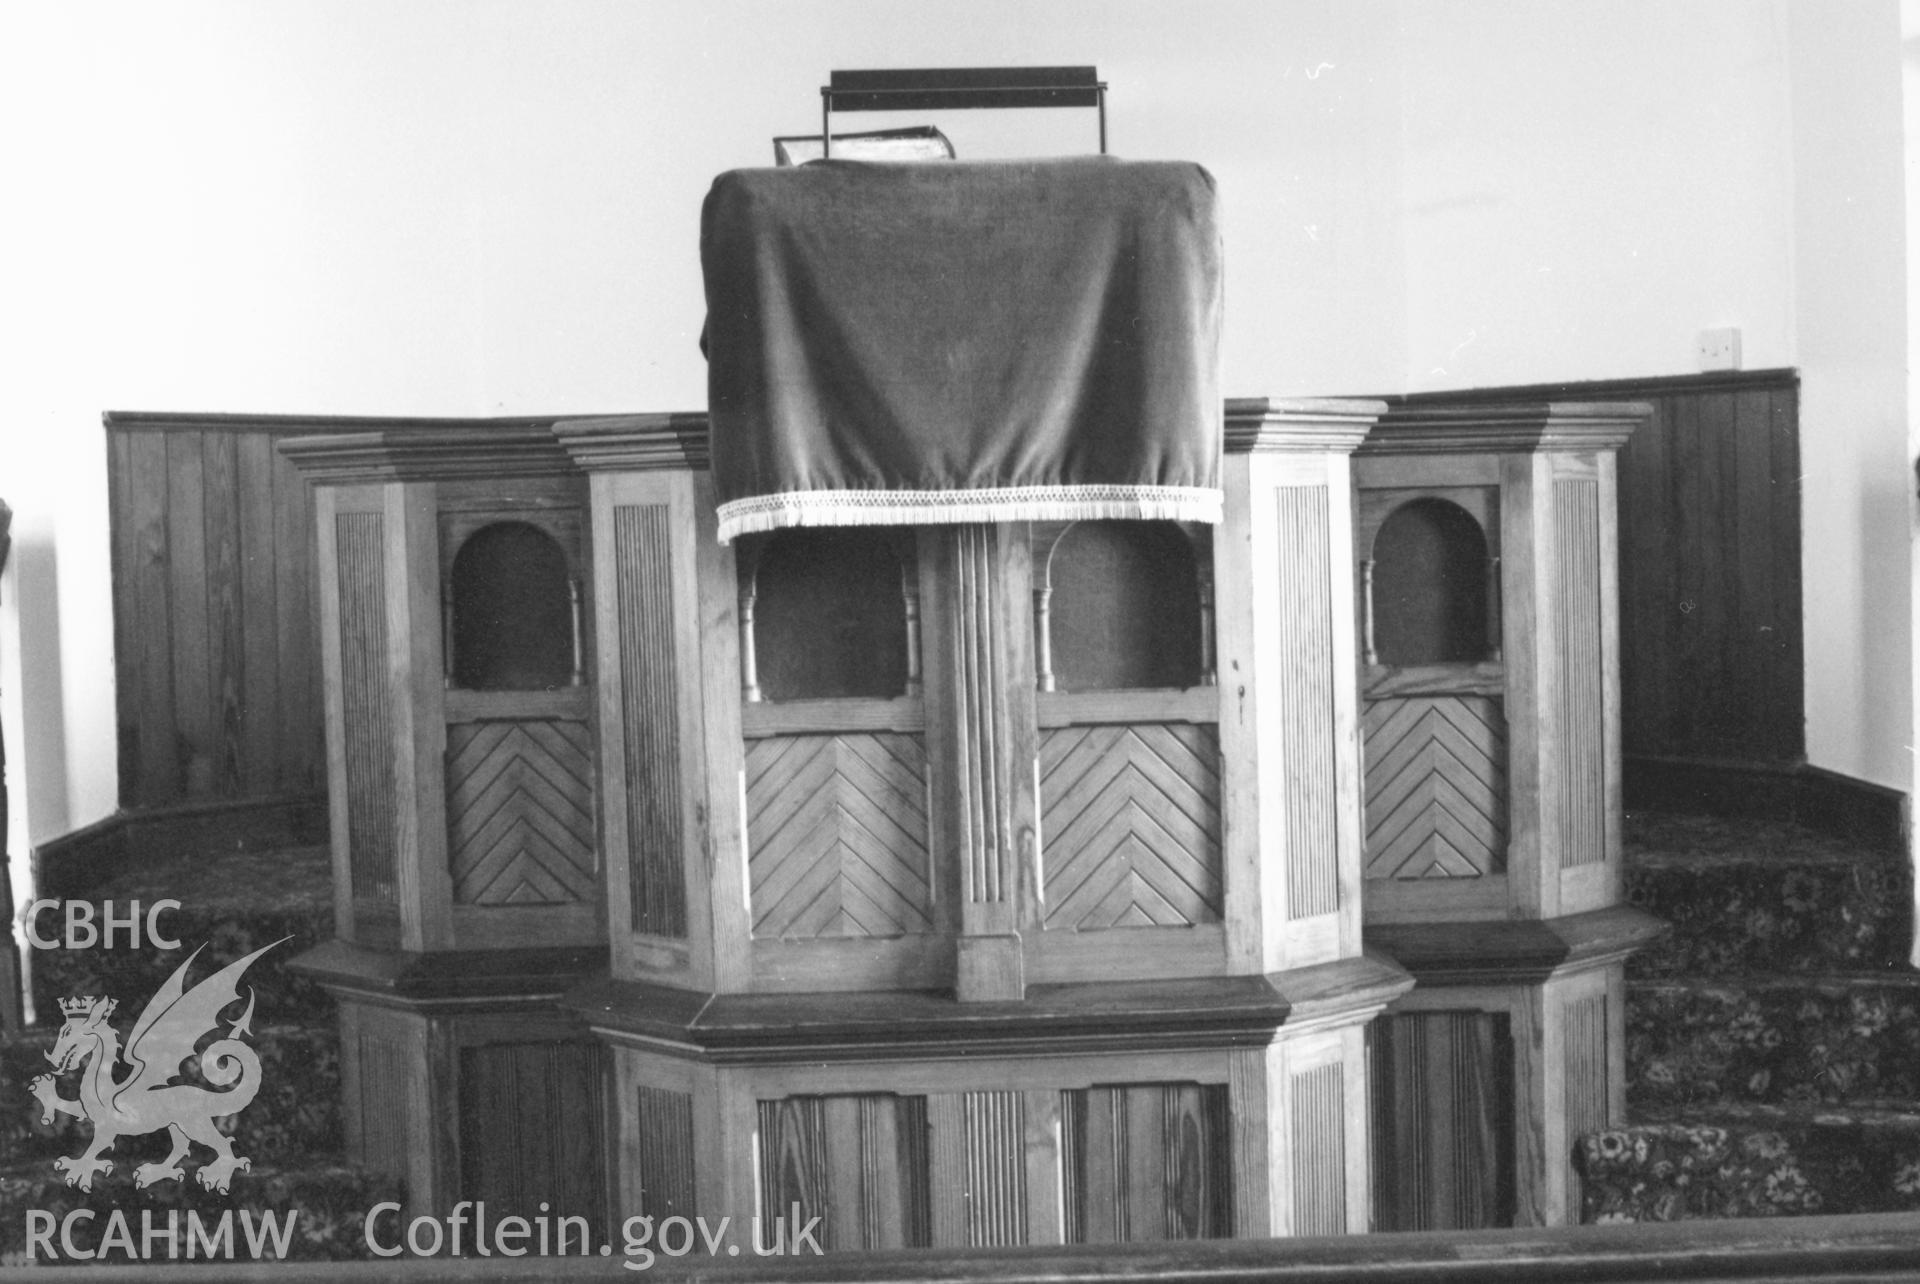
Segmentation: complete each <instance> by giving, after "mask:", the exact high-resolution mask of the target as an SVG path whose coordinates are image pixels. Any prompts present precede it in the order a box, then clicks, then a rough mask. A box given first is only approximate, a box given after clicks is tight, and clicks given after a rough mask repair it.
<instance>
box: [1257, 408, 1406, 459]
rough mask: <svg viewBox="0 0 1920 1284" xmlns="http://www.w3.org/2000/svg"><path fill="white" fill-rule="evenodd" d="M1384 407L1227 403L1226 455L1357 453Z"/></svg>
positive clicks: (1383, 411)
mask: <svg viewBox="0 0 1920 1284" xmlns="http://www.w3.org/2000/svg"><path fill="white" fill-rule="evenodd" d="M1386 409H1387V403H1386V402H1384V401H1363V400H1354V399H1350V398H1328V397H1277V398H1273V397H1229V398H1227V426H1226V453H1227V454H1229V455H1240V454H1247V453H1262V454H1264V453H1268V452H1274V451H1284V452H1290V453H1314V454H1322V453H1329V452H1330V453H1335V454H1344V453H1347V452H1350V451H1352V450H1354V449H1356V448H1357V447H1358V446H1359V445H1360V443H1361V441H1362V440H1364V439H1365V437H1366V435H1367V432H1368V430H1369V429H1371V428H1372V427H1373V425H1374V423H1375V421H1377V420H1378V419H1379V418H1380V416H1381V415H1382V414H1383V413H1385V412H1386Z"/></svg>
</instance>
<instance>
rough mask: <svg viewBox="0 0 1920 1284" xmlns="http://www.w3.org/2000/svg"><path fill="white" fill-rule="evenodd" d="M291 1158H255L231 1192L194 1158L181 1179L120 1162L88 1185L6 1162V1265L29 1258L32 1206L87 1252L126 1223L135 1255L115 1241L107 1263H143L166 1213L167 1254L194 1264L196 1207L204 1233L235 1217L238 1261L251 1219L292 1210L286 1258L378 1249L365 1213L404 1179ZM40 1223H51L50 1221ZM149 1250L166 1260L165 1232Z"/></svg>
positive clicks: (267, 1255) (57, 1242)
mask: <svg viewBox="0 0 1920 1284" xmlns="http://www.w3.org/2000/svg"><path fill="white" fill-rule="evenodd" d="M290 1158H291V1160H292V1162H289V1163H284V1164H279V1165H275V1164H271V1163H267V1162H263V1161H262V1160H260V1159H259V1158H257V1157H256V1158H255V1159H254V1162H253V1165H252V1167H251V1168H248V1169H245V1170H243V1171H238V1172H235V1173H234V1174H233V1177H232V1180H231V1183H230V1185H229V1189H228V1191H227V1193H225V1194H222V1193H219V1192H217V1191H211V1190H207V1189H205V1188H203V1187H202V1186H201V1185H200V1183H199V1182H198V1181H196V1180H194V1172H193V1168H192V1166H191V1165H190V1166H189V1167H188V1170H187V1174H186V1179H185V1180H184V1181H163V1182H157V1183H155V1184H154V1185H152V1186H149V1187H147V1188H145V1189H144V1190H143V1189H138V1188H136V1187H135V1186H134V1184H133V1176H132V1165H129V1164H121V1165H119V1166H117V1167H116V1168H115V1170H114V1171H113V1172H111V1173H106V1174H101V1175H99V1176H96V1177H95V1178H94V1180H93V1188H92V1189H91V1190H90V1191H84V1192H83V1191H80V1190H78V1189H76V1188H74V1187H71V1186H68V1185H67V1184H66V1181H65V1178H64V1177H62V1176H61V1175H59V1174H57V1173H55V1172H54V1171H53V1169H52V1167H51V1166H50V1165H46V1164H43V1163H40V1162H34V1163H29V1164H9V1165H8V1166H6V1167H5V1168H0V1266H10V1265H23V1264H26V1263H27V1262H28V1261H29V1258H28V1254H27V1249H28V1245H27V1238H26V1236H27V1228H28V1216H29V1212H30V1211H34V1212H40V1213H44V1214H49V1215H51V1218H52V1220H53V1223H54V1225H55V1226H56V1227H61V1228H65V1227H69V1226H70V1227H71V1229H72V1230H73V1239H74V1242H75V1246H76V1247H78V1248H80V1249H82V1250H83V1251H87V1252H92V1251H95V1250H97V1249H98V1248H99V1247H100V1245H101V1243H102V1241H103V1239H106V1238H107V1237H108V1236H110V1235H111V1234H113V1232H114V1226H115V1223H116V1220H118V1222H119V1223H120V1224H123V1225H124V1226H125V1227H126V1228H127V1231H128V1233H129V1237H130V1240H131V1243H132V1245H133V1249H134V1254H135V1256H134V1257H132V1258H129V1257H128V1256H126V1255H125V1253H124V1252H122V1251H121V1250H120V1249H119V1248H118V1247H117V1246H116V1247H112V1248H110V1250H109V1252H108V1253H107V1254H106V1255H105V1256H104V1257H103V1258H102V1259H100V1260H102V1261H103V1262H104V1263H106V1264H114V1263H124V1262H127V1261H130V1260H131V1261H138V1260H143V1257H142V1256H141V1255H142V1254H143V1252H144V1249H143V1245H142V1232H143V1229H144V1227H145V1225H149V1224H150V1225H152V1226H153V1227H154V1228H156V1229H157V1230H159V1231H161V1232H164V1231H165V1229H166V1227H167V1226H168V1224H169V1223H168V1214H169V1213H172V1214H173V1215H174V1217H175V1221H174V1222H173V1225H174V1226H175V1227H177V1230H178V1238H177V1239H176V1240H175V1246H176V1247H175V1251H176V1252H177V1253H178V1254H179V1256H178V1257H175V1258H173V1259H171V1264H175V1265H187V1264H189V1263H188V1262H187V1260H186V1253H187V1240H188V1233H189V1229H190V1226H191V1223H190V1221H189V1219H188V1213H189V1212H190V1211H191V1212H192V1213H194V1214H196V1215H197V1217H198V1220H199V1222H200V1224H201V1225H202V1226H203V1227H204V1228H205V1229H206V1231H207V1232H208V1233H212V1234H216V1235H217V1233H218V1232H217V1227H218V1226H219V1223H220V1220H221V1217H222V1215H223V1214H228V1215H230V1216H229V1220H230V1223H231V1231H230V1238H231V1241H232V1243H233V1251H232V1256H233V1257H234V1258H235V1259H236V1260H240V1261H247V1260H252V1259H253V1254H252V1253H251V1252H250V1251H249V1242H248V1240H249V1237H248V1235H247V1233H246V1230H247V1226H248V1224H249V1219H250V1222H251V1225H252V1226H253V1227H255V1228H256V1229H259V1228H261V1227H262V1224H263V1219H264V1218H265V1217H271V1218H272V1222H273V1224H274V1225H275V1226H276V1227H278V1228H280V1229H282V1230H283V1231H284V1230H286V1229H287V1226H288V1214H289V1213H291V1214H292V1224H291V1230H290V1233H287V1234H286V1236H285V1239H286V1252H285V1257H286V1258H288V1259H301V1260H326V1259H338V1258H365V1257H370V1256H372V1254H370V1253H369V1252H368V1250H367V1244H366V1238H365V1230H364V1228H365V1220H366V1215H367V1212H368V1210H369V1209H371V1208H372V1207H373V1206H374V1205H376V1204H379V1203H383V1202H385V1201H388V1200H393V1201H400V1200H402V1198H403V1196H402V1192H401V1188H400V1184H399V1183H398V1182H397V1181H395V1180H394V1179H391V1178H386V1177H379V1176H375V1175H373V1174H370V1173H368V1172H366V1171H365V1170H364V1169H361V1168H358V1167H355V1166H353V1165H351V1164H347V1163H345V1162H343V1161H341V1160H340V1159H338V1158H335V1157H330V1156H292V1157H290ZM76 1209H90V1210H92V1211H93V1214H94V1216H93V1217H92V1218H91V1219H87V1218H84V1217H82V1218H76V1219H74V1220H73V1221H72V1222H68V1221H67V1220H66V1219H67V1215H68V1214H69V1213H70V1212H72V1211H74V1210H76ZM116 1212H117V1213H119V1214H120V1217H119V1219H115V1218H114V1217H113V1214H115V1213H116ZM242 1212H245V1213H246V1214H248V1218H243V1217H242V1216H241V1214H242ZM143 1214H144V1215H145V1217H144V1220H143ZM36 1220H39V1221H40V1224H41V1225H44V1224H45V1221H44V1219H36ZM51 1244H52V1246H53V1248H54V1250H55V1253H56V1254H57V1256H56V1258H55V1259H54V1260H67V1258H66V1253H65V1247H64V1245H63V1242H62V1235H61V1233H60V1230H58V1229H56V1230H55V1232H54V1233H53V1235H52V1237H51ZM262 1244H263V1246H264V1254H263V1256H262V1257H261V1258H260V1260H278V1258H279V1253H278V1251H277V1250H278V1246H277V1245H275V1244H274V1243H273V1242H272V1241H271V1240H270V1239H268V1238H265V1237H263V1238H262ZM151 1248H152V1254H151V1256H147V1257H145V1258H144V1260H148V1261H152V1262H155V1263H156V1264H169V1259H168V1256H167V1253H168V1247H167V1241H166V1240H165V1239H164V1238H157V1239H156V1240H155V1241H154V1242H153V1243H152V1245H151ZM33 1256H34V1258H35V1259H37V1260H41V1261H45V1260H46V1258H45V1256H44V1254H42V1253H39V1252H37V1251H36V1252H35V1253H34V1255H33ZM205 1258H206V1253H205V1251H204V1249H203V1248H202V1247H201V1245H200V1244H199V1243H198V1242H196V1244H195V1249H194V1258H193V1260H195V1261H200V1260H205Z"/></svg>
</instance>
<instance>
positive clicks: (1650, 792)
mask: <svg viewBox="0 0 1920 1284" xmlns="http://www.w3.org/2000/svg"><path fill="white" fill-rule="evenodd" d="M1624 766H1625V773H1624V774H1625V778H1624V788H1625V793H1626V805H1627V809H1628V810H1629V811H1673V812H1705V813H1707V814H1709V815H1715V816H1751V817H1755V818H1758V819H1762V820H1785V821H1792V822H1794V823H1796V824H1800V825H1805V826H1806V827H1807V828H1808V829H1812V830H1815V831H1817V832H1819V833H1823V834H1829V835H1832V836H1833V837H1835V838H1844V839H1846V840H1848V841H1850V842H1856V843H1859V844H1861V845H1862V846H1865V847H1870V848H1872V849H1874V850H1876V851H1885V852H1889V853H1896V854H1897V853H1904V852H1905V851H1906V850H1907V821H1906V807H1907V796H1906V795H1905V794H1903V793H1901V792H1900V791H1899V790H1897V789H1889V788H1887V787H1886V786H1884V785H1875V784H1870V783H1868V782H1867V781H1864V780H1855V779H1854V778H1853V777H1851V776H1843V775H1841V774H1840V773H1839V772H1836V771H1827V770H1825V769H1824V768H1821V767H1810V766H1808V765H1806V764H1805V763H1741V762H1706V761H1701V760H1699V759H1687V758H1642V757H1628V758H1627V759H1626V761H1625V764H1624Z"/></svg>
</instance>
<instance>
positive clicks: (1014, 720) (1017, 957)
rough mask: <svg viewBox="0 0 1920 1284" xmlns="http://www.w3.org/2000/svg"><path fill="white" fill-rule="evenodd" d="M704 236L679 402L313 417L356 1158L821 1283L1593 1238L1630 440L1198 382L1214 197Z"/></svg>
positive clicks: (315, 954) (1611, 963)
mask: <svg viewBox="0 0 1920 1284" xmlns="http://www.w3.org/2000/svg"><path fill="white" fill-rule="evenodd" d="M702 250H703V262H704V266H705V269H706V284H707V294H708V299H707V303H708V325H707V336H706V337H707V345H708V353H709V357H710V361H711V366H710V385H709V409H708V411H707V413H705V414H684V415H668V414H658V415H628V416H618V417H610V418H587V419H578V420H569V421H561V422H559V423H555V424H552V425H546V426H529V425H524V424H522V425H508V426H503V427H502V428H501V429H500V430H499V431H485V432H478V431H472V430H466V429H435V428H431V427H422V428H419V429H416V430H409V431H402V432H393V433H386V434H375V435H356V436H351V437H316V438H305V439H299V440H295V441H290V442H288V443H286V444H285V445H284V446H283V449H284V450H285V451H286V452H287V453H288V454H289V455H290V456H291V457H292V458H293V459H294V460H295V461H296V462H297V463H298V464H299V465H300V467H301V468H302V469H303V470H304V471H306V473H307V474H308V475H309V476H310V477H311V479H312V480H313V482H314V484H315V487H316V504H315V509H316V513H317V520H318V523H319V526H318V532H319V552H320V565H319V581H320V600H321V608H322V610H321V618H322V623H323V636H324V643H325V646H324V661H325V672H326V685H327V726H328V750H329V787H330V795H331V802H332V808H333V816H332V820H333V845H334V863H335V868H334V873H335V886H336V935H337V939H336V940H335V941H333V942H331V943H329V944H327V945H325V946H322V947H321V948H319V949H317V950H315V951H312V952H310V953H309V954H308V955H306V956H305V957H304V958H303V959H302V960H301V963H300V966H301V967H303V968H304V969H305V970H307V971H308V972H309V973H310V974H312V975H314V976H316V977H318V978H319V979H320V980H321V981H322V982H323V983H324V984H326V985H327V986H328V987H329V988H330V989H331V990H332V992H333V993H335V994H336V995H337V996H338V997H339V999H340V1002H341V1013H342V1016H341V1030H342V1057H343V1069H344V1075H343V1077H344V1079H345V1085H346V1093H347V1100H346V1115H347V1119H348V1130H349V1137H350V1144H351V1146H352V1148H353V1150H354V1153H355V1155H356V1157H358V1158H359V1159H361V1160H362V1161H363V1162H366V1163H368V1164H370V1165H372V1166H373V1167H375V1168H378V1169H382V1170H385V1171H389V1172H395V1173H399V1174H401V1175H403V1176H405V1177H406V1179H407V1183H408V1188H409V1198H410V1201H411V1202H412V1204H413V1205H414V1208H413V1209H412V1210H410V1212H427V1213H434V1214H438V1215H445V1214H446V1213H447V1212H448V1211H449V1210H450V1209H451V1207H452V1206H453V1204H454V1203H455V1202H456V1201H458V1200H460V1199H473V1200H480V1199H485V1200H487V1201H488V1203H489V1207H490V1208H491V1209H492V1210H493V1211H494V1213H495V1215H496V1216H499V1215H505V1214H507V1213H517V1214H519V1215H523V1216H525V1215H530V1214H531V1213H532V1212H533V1211H535V1210H534V1207H533V1205H534V1204H535V1203H536V1202H538V1203H545V1204H547V1205H549V1206H550V1207H551V1208H552V1210H553V1211H554V1212H555V1213H556V1214H558V1215H585V1216H588V1217H589V1218H590V1219H592V1220H595V1221H600V1220H601V1219H608V1218H615V1219H617V1218H624V1217H627V1216H632V1215H641V1214H644V1215H647V1216H651V1217H654V1218H656V1219H660V1218H665V1217H672V1216H687V1217H691V1216H694V1215H698V1216H702V1217H705V1218H707V1219H708V1221H709V1224H713V1223H714V1222H717V1220H718V1219H720V1218H723V1217H724V1218H730V1219H731V1220H732V1224H733V1225H735V1226H738V1227H748V1226H752V1225H754V1224H755V1220H756V1219H758V1224H759V1227H760V1229H761V1233H762V1234H763V1236H766V1235H770V1234H772V1233H773V1230H774V1227H775V1226H776V1224H777V1222H778V1220H779V1219H781V1218H787V1219H789V1220H790V1219H791V1218H792V1217H793V1216H795V1215H796V1214H797V1215H798V1216H799V1217H800V1218H801V1219H802V1220H803V1221H804V1220H805V1219H808V1218H812V1217H818V1218H820V1219H821V1227H822V1229H821V1232H820V1242H821V1243H822V1245H823V1246H824V1247H826V1248H828V1249H830V1250H833V1251H848V1250H855V1249H862V1248H881V1247H892V1246H915V1245H936V1246H948V1247H965V1246H976V1247H984V1246H992V1245H1027V1244H1036V1245H1037V1244H1049V1243H1090V1242H1113V1241H1126V1240H1149V1239H1167V1238H1199V1237H1212V1236H1226V1235H1233V1236H1266V1235H1302V1234H1337V1233H1349V1232H1361V1231H1366V1230H1368V1229H1373V1228H1381V1229H1391V1228H1402V1227H1407V1228H1410V1227H1416V1226H1460V1225H1475V1226H1477V1225H1496V1224H1507V1223H1515V1222H1518V1223H1522V1224H1536V1223H1547V1222H1554V1221H1559V1220H1565V1219H1567V1218H1568V1217H1569V1215H1570V1213H1571V1211H1572V1209H1573V1207H1574V1200H1573V1193H1572V1190H1571V1187H1570V1183H1571V1182H1572V1181H1573V1180H1574V1179H1573V1177H1572V1174H1571V1171H1570V1166H1569V1156H1570V1153H1571V1149H1572V1144H1573V1138H1574V1137H1575V1135H1577V1134H1578V1133H1579V1132H1581V1131H1584V1130H1587V1129H1590V1128H1598V1127H1602V1126H1605V1125H1607V1124H1610V1123H1612V1122H1615V1121H1616V1120H1617V1119H1618V1116H1619V1114H1620V1109H1621V1103H1622V1094H1623V1080H1624V1075H1623V1056H1624V1050H1623V1047H1622V1039H1621V992H1622V981H1621V970H1622V960H1623V959H1624V958H1625V956H1626V955H1627V953H1628V952H1630V951H1631V950H1632V949H1633V948H1634V947H1635V946H1636V945H1637V944H1638V943H1639V942H1640V941H1642V940H1644V939H1645V938H1646V936H1647V934H1648V933H1649V932H1650V931H1651V930H1652V924H1651V923H1650V921H1649V920H1647V919H1646V918H1645V916H1643V915H1639V914H1638V913H1637V912H1635V911H1633V910H1631V909H1629V908H1627V907H1625V906H1623V905H1622V904H1621V903H1620V901H1621V892H1620V856H1619V801H1620V800H1619V738H1618V703H1619V701H1618V690H1617V680H1618V679H1617V672H1618V666H1617V660H1616V654H1615V653H1616V640H1615V636H1614V627H1615V626H1614V621H1615V619H1616V603H1615V587H1614V579H1613V574H1614V572H1613V565H1614V562H1613V558H1614V539H1615V537H1614V531H1613V512H1614V498H1613V485H1614V481H1613V477H1614V474H1613V452H1614V451H1615V450H1616V449H1617V448H1618V446H1619V445H1620V443H1621V442H1622V441H1623V440H1624V439H1625V437H1626V434H1627V433H1628V432H1629V431H1630V429H1631V428H1632V426H1633V424H1634V423H1635V422H1636V420H1637V418H1638V416H1637V415H1636V413H1635V412H1634V411H1632V410H1631V409H1628V410H1621V409H1618V408H1613V409H1608V408H1599V407H1590V406H1570V405H1549V406H1539V407H1518V408H1510V409H1498V408H1496V409H1487V408H1473V409H1455V410H1435V409H1420V408H1416V407H1412V406H1409V405H1397V406H1393V407H1389V406H1388V405H1386V404H1385V403H1382V402H1373V401H1306V400H1301V401H1267V400H1262V399H1250V400H1238V401H1223V400H1222V399H1221V397H1220V396H1219V390H1218V386H1217V384H1218V375H1217V367H1218V357H1217V340H1218V334H1219V324H1220V315H1221V311H1220V307H1221V277H1220V263H1219V236H1218V231H1217V229H1216V227H1215V224H1214V216H1213V184H1212V180H1211V178H1209V177H1208V176H1207V175H1206V174H1205V173H1204V171H1201V170H1199V169H1198V168H1197V167H1195V166H1190V165H1179V164H1171V163H1151V164H1130V163H1126V162H1121V161H1117V160H1114V159H1112V158H1110V157H1092V158H1081V159H1077V160H1069V161H1047V162H1007V163H993V164H983V165H973V164H964V163H960V162H943V163H939V164H929V165H897V164H869V163H857V162H847V161H824V162H820V163H816V164H810V165H807V166H803V167H799V168H797V169H788V170H780V171H737V172H735V173H733V174H729V175H722V176H721V177H720V179H718V180H717V181H716V183H715V185H714V189H713V192H712V194H711V195H710V197H709V200H708V203H707V206H706V210H705V214H704V221H703V231H702ZM1416 980H1417V981H1418V986H1417V988H1415V981H1416ZM1383 1013H1384V1015H1382V1014H1383ZM539 1211H546V1210H545V1209H540V1210H539Z"/></svg>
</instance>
